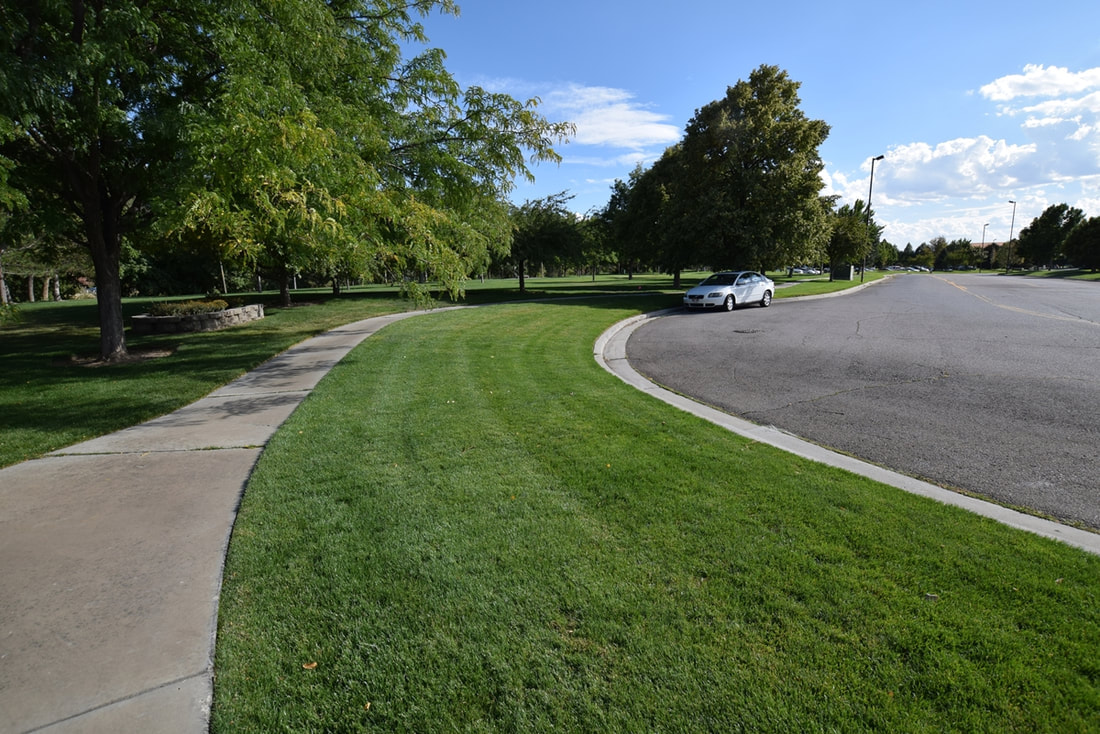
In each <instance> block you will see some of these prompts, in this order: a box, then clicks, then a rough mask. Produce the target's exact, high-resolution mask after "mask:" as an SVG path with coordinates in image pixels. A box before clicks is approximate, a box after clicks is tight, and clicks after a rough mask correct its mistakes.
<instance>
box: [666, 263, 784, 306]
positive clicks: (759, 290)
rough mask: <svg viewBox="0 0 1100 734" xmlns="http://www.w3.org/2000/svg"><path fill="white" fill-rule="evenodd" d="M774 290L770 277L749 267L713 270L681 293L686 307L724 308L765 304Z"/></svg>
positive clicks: (769, 300) (768, 304)
mask: <svg viewBox="0 0 1100 734" xmlns="http://www.w3.org/2000/svg"><path fill="white" fill-rule="evenodd" d="M774 294H775V283H773V282H772V280H771V278H768V277H767V276H765V275H761V274H760V273H755V272H753V271H751V270H742V271H736V272H722V273H715V274H713V275H711V276H710V277H708V278H707V279H706V280H704V281H703V282H702V283H700V284H699V285H697V286H695V287H694V288H692V289H691V290H689V291H688V292H687V293H685V294H684V305H685V306H687V307H688V308H702V309H707V308H723V309H725V310H726V311H732V310H733V307H734V306H739V305H744V304H748V303H756V304H759V305H760V306H762V307H764V308H767V307H768V306H770V305H771V302H772V295H774Z"/></svg>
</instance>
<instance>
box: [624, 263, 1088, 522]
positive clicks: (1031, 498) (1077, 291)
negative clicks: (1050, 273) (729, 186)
mask: <svg viewBox="0 0 1100 734" xmlns="http://www.w3.org/2000/svg"><path fill="white" fill-rule="evenodd" d="M627 357H628V360H629V362H630V364H631V366H632V367H634V369H635V370H637V371H638V372H640V373H642V374H643V375H645V376H646V377H648V378H649V379H651V380H653V381H654V382H657V383H658V384H660V385H662V386H664V387H667V388H669V389H672V390H674V391H676V392H679V393H682V394H684V395H688V396H690V397H693V398H695V399H697V400H700V401H701V402H704V403H707V404H710V405H713V406H715V407H717V408H720V409H721V410H723V411H725V412H728V413H731V414H734V415H738V416H741V417H743V418H746V419H748V420H750V421H753V422H756V423H759V424H764V425H774V426H776V427H778V428H781V429H784V430H786V431H788V432H790V433H793V434H796V435H798V436H801V437H803V438H805V439H808V440H811V441H814V442H815V443H819V444H821V445H824V446H827V447H829V448H833V449H836V450H839V451H842V452H845V453H849V454H851V455H853V456H856V457H859V458H861V459H864V460H867V461H870V462H872V463H876V464H880V465H882V466H885V467H888V468H891V469H894V470H897V471H900V472H903V473H906V474H910V475H912V476H916V477H920V478H922V479H926V480H928V481H932V482H934V483H936V484H940V485H943V486H946V487H949V488H954V489H961V490H963V491H967V492H970V493H973V494H977V495H980V496H984V497H988V498H991V499H994V500H996V501H998V502H1001V503H1005V504H1008V505H1011V506H1013V507H1020V508H1028V509H1031V510H1035V511H1038V512H1039V513H1042V514H1044V515H1047V516H1050V517H1053V518H1056V519H1060V520H1065V521H1071V522H1074V523H1078V524H1084V525H1086V526H1089V527H1092V528H1095V529H1100V284H1097V283H1087V282H1077V281H1069V280H1051V279H1035V278H1024V277H1004V276H1001V275H996V274H984V275H980V274H962V273H958V274H935V275H924V274H909V275H904V276H900V277H896V278H892V279H889V280H887V281H884V282H881V283H876V284H874V285H872V286H870V287H868V288H865V289H863V290H860V291H858V292H855V293H850V294H845V295H842V296H839V297H835V298H823V299H814V300H803V299H792V300H777V301H775V302H774V303H773V304H772V306H771V307H770V308H767V309H763V308H758V307H745V308H741V309H738V310H735V311H734V312H733V313H725V312H719V313H713V312H703V313H699V312H690V313H689V312H683V313H676V314H673V315H670V316H667V317H665V318H661V319H655V320H653V321H652V322H649V323H647V324H645V325H643V326H642V327H641V328H639V329H637V330H636V331H635V332H634V334H633V335H632V336H631V338H630V341H629V342H628V343H627Z"/></svg>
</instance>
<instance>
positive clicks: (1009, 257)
mask: <svg viewBox="0 0 1100 734" xmlns="http://www.w3.org/2000/svg"><path fill="white" fill-rule="evenodd" d="M1008 203H1009V204H1011V205H1012V223H1011V224H1009V225H1008V253H1007V255H1006V256H1005V273H1008V269H1009V268H1010V267H1012V228H1013V227H1015V226H1016V202H1015V201H1013V200H1012V199H1009V200H1008Z"/></svg>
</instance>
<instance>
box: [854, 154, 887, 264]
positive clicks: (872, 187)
mask: <svg viewBox="0 0 1100 734" xmlns="http://www.w3.org/2000/svg"><path fill="white" fill-rule="evenodd" d="M885 157H886V156H885V155H879V156H875V157H874V158H872V159H871V182H870V183H869V184H868V185H867V233H868V234H870V232H871V192H872V191H874V190H875V161H881V160H882V159H883V158H885ZM871 244H874V243H873V242H872V243H871ZM866 274H867V252H866V251H864V252H863V267H862V268H860V270H859V282H860V283H862V282H863V276H864V275H866Z"/></svg>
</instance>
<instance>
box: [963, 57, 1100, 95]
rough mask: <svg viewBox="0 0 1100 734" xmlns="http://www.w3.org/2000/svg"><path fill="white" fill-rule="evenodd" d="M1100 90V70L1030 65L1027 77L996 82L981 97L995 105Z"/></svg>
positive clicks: (1019, 75) (1025, 73)
mask: <svg viewBox="0 0 1100 734" xmlns="http://www.w3.org/2000/svg"><path fill="white" fill-rule="evenodd" d="M1090 89H1100V67H1098V68H1094V69H1085V70H1084V71H1079V72H1072V71H1070V70H1069V69H1066V68H1064V67H1061V66H1043V65H1042V64H1028V65H1026V66H1024V73H1023V74H1010V75H1008V76H1003V77H1001V78H1000V79H995V80H993V81H992V82H990V83H989V84H986V85H985V86H983V87H982V88H981V90H980V91H981V94H982V96H983V97H985V98H986V99H990V100H993V101H994V102H1008V101H1011V100H1014V99H1016V98H1018V97H1061V96H1067V95H1076V94H1081V93H1083V92H1087V91H1088V90H1090Z"/></svg>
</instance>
